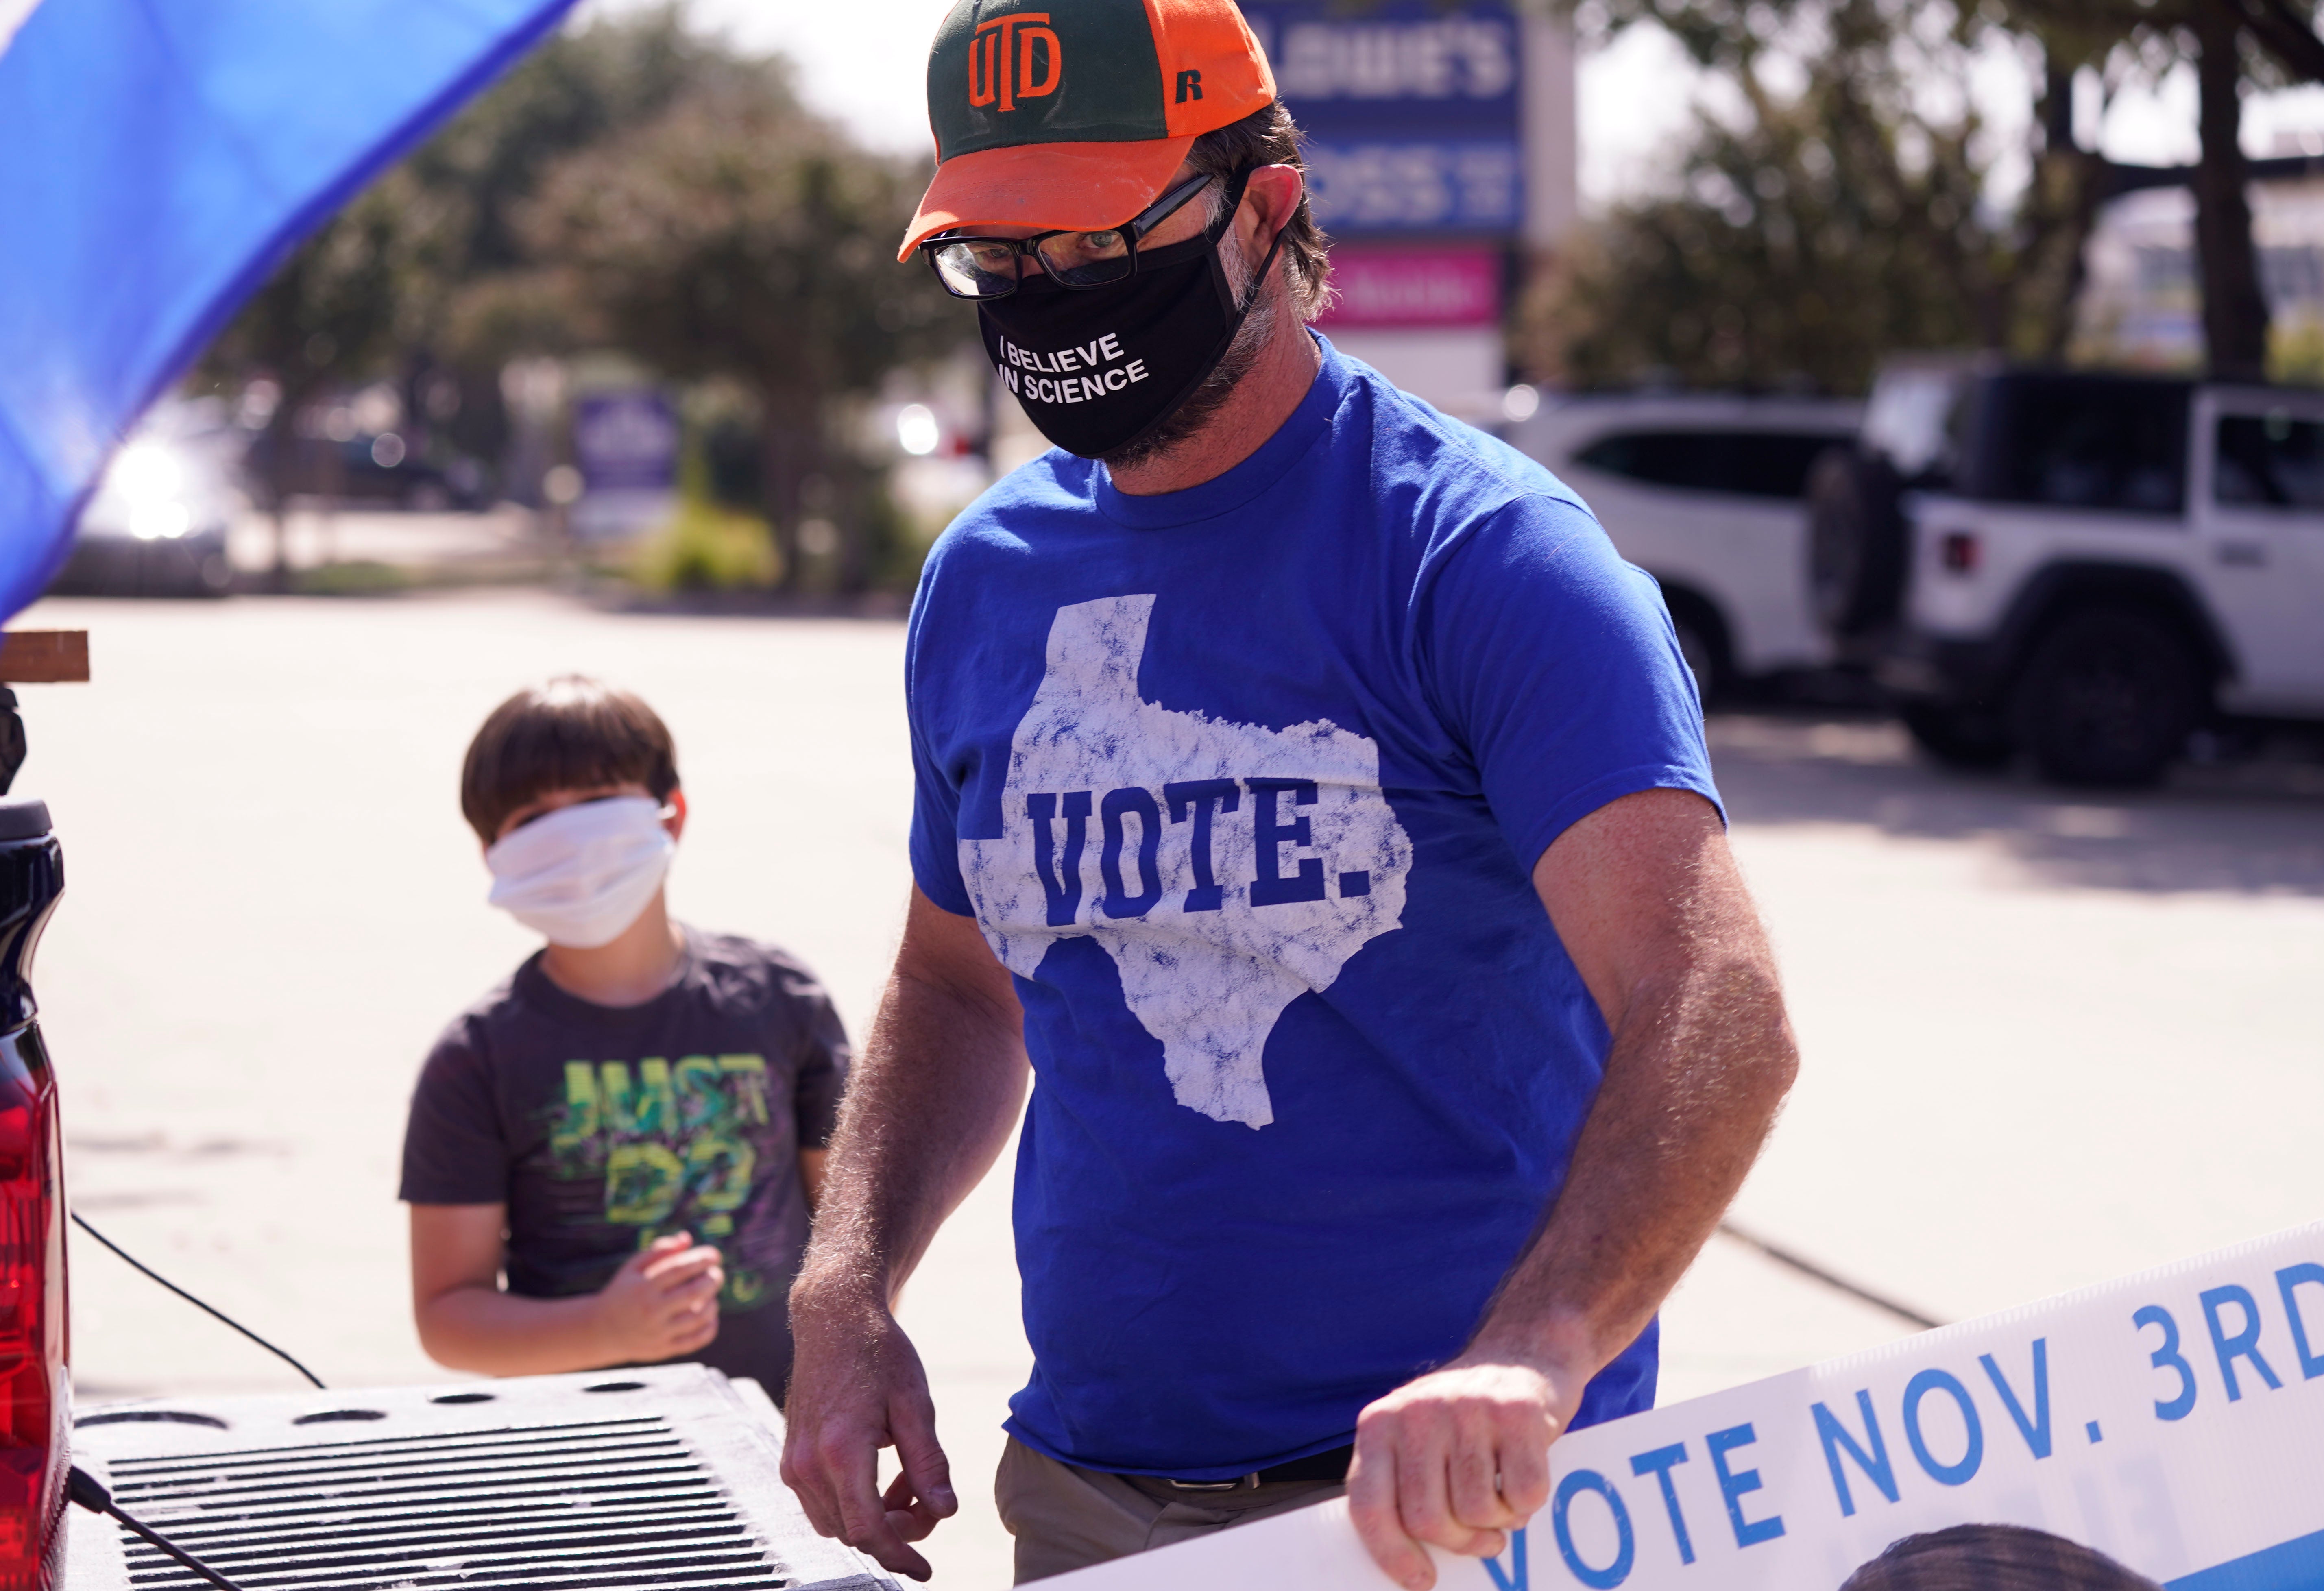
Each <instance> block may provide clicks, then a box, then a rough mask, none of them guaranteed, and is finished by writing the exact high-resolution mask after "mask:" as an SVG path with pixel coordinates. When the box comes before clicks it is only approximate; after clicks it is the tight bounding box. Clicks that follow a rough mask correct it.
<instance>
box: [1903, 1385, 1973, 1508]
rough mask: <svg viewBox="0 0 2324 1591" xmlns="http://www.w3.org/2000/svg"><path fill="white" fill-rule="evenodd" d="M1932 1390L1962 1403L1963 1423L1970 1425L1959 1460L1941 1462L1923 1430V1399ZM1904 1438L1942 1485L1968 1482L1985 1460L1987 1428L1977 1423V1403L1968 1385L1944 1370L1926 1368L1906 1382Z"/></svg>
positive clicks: (1926, 1468) (1930, 1473) (1932, 1477)
mask: <svg viewBox="0 0 2324 1591" xmlns="http://www.w3.org/2000/svg"><path fill="white" fill-rule="evenodd" d="M1932 1392H1941V1393H1944V1394H1945V1395H1946V1396H1947V1397H1949V1398H1950V1399H1952V1401H1953V1402H1955V1403H1956V1404H1958V1405H1959V1406H1960V1414H1961V1423H1962V1424H1963V1425H1964V1426H1966V1427H1967V1428H1968V1430H1969V1448H1968V1451H1966V1452H1964V1453H1963V1454H1962V1455H1961V1456H1960V1460H1959V1462H1957V1463H1952V1464H1940V1463H1938V1462H1937V1460H1936V1456H1935V1455H1934V1454H1932V1453H1931V1452H1930V1451H1929V1444H1928V1441H1927V1439H1925V1438H1923V1436H1922V1434H1921V1400H1922V1399H1923V1398H1925V1397H1927V1396H1928V1395H1929V1394H1930V1393H1932ZM1904 1440H1905V1441H1906V1442H1908V1443H1910V1444H1911V1445H1912V1448H1913V1457H1914V1458H1917V1459H1919V1460H1920V1461H1921V1467H1922V1468H1923V1469H1925V1470H1927V1471H1928V1472H1929V1478H1930V1479H1931V1480H1933V1481H1936V1482H1937V1483H1939V1484H1940V1485H1948V1486H1960V1485H1968V1484H1969V1480H1970V1479H1971V1477H1973V1476H1975V1475H1976V1474H1977V1467H1978V1465H1979V1464H1981V1463H1983V1462H1984V1461H1985V1428H1984V1427H1983V1426H1982V1425H1980V1424H1978V1418H1977V1404H1976V1403H1975V1402H1972V1401H1971V1400H1970V1398H1969V1388H1967V1387H1965V1386H1963V1385H1962V1384H1960V1381H1959V1380H1957V1379H1956V1378H1955V1377H1953V1376H1952V1375H1950V1374H1948V1373H1947V1372H1945V1371H1942V1370H1923V1371H1922V1372H1921V1373H1920V1374H1919V1375H1915V1376H1914V1377H1913V1379H1912V1380H1910V1381H1908V1382H1906V1383H1905V1384H1904Z"/></svg>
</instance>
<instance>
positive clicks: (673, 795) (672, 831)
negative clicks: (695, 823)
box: [661, 787, 686, 840]
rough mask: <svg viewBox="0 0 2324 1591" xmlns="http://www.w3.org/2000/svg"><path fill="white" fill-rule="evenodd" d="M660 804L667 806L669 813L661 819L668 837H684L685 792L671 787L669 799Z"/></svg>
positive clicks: (678, 838)
mask: <svg viewBox="0 0 2324 1591" xmlns="http://www.w3.org/2000/svg"><path fill="white" fill-rule="evenodd" d="M662 805H664V806H666V807H668V808H669V816H668V817H666V818H664V819H662V820H661V826H662V827H663V828H665V829H668V830H669V837H670V838H671V839H672V840H682V839H684V838H685V837H686V792H685V791H684V790H682V789H678V788H675V787H673V788H672V789H671V791H670V793H669V799H668V800H667V801H664V802H663V803H662Z"/></svg>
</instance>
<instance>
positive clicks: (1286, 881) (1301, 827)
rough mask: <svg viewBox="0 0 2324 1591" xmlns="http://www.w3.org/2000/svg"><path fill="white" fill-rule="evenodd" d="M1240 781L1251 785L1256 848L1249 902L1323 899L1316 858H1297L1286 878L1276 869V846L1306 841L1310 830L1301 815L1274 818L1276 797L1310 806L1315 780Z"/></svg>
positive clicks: (1283, 903)
mask: <svg viewBox="0 0 2324 1591" xmlns="http://www.w3.org/2000/svg"><path fill="white" fill-rule="evenodd" d="M1243 783H1244V784H1245V785H1247V786H1250V801H1251V807H1252V814H1251V830H1252V838H1253V839H1254V840H1255V841H1257V843H1258V847H1259V877H1258V878H1254V879H1252V880H1251V886H1250V904H1251V905H1253V906H1288V905H1290V904H1292V903H1293V902H1295V901H1303V900H1321V899H1323V863H1322V862H1320V861H1318V860H1316V859H1315V858H1314V857H1312V856H1307V857H1302V858H1300V859H1299V868H1298V871H1297V872H1296V874H1295V875H1294V876H1293V877H1291V878H1285V877H1283V875H1282V874H1281V873H1280V872H1279V871H1277V869H1278V867H1279V866H1280V864H1281V858H1280V857H1279V856H1278V855H1277V848H1278V847H1280V846H1283V845H1286V844H1288V845H1305V844H1307V843H1308V842H1309V841H1308V832H1309V831H1308V823H1307V820H1306V819H1305V818H1304V817H1295V818H1293V819H1292V820H1291V821H1290V822H1289V823H1284V822H1281V821H1280V820H1279V819H1277V816H1276V808H1275V798H1276V797H1277V796H1283V795H1288V796H1290V797H1291V805H1294V806H1313V805H1315V781H1314V780H1313V779H1246V780H1244V781H1243ZM1367 887H1369V883H1367Z"/></svg>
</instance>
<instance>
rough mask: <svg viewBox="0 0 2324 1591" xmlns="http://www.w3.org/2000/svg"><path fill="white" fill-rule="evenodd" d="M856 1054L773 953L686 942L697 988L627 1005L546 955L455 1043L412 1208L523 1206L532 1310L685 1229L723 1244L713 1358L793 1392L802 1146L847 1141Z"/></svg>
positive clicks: (477, 1012) (512, 1261)
mask: <svg viewBox="0 0 2324 1591" xmlns="http://www.w3.org/2000/svg"><path fill="white" fill-rule="evenodd" d="M849 1059H850V1055H849V1051H848V1046H847V1035H846V1034H845V1032H844V1030H843V1029H842V1028H841V1026H840V1023H839V1016H838V1014H837V1013H836V1012H835V1011H834V1010H833V1009H832V1007H831V1001H830V999H829V998H827V997H826V996H825V993H824V990H823V986H822V985H821V984H820V983H818V982H817V981H816V978H815V975H814V974H813V973H811V972H809V971H808V970H807V968H806V967H805V966H803V965H801V964H800V963H799V962H798V961H797V960H795V959H794V958H792V957H791V956H790V955H788V954H787V953H786V952H782V951H779V950H777V949H775V948H774V947H773V946H771V945H764V944H759V943H753V942H752V941H751V940H747V939H742V938H738V937H736V936H734V935H731V934H714V933H696V932H695V931H694V930H692V929H687V930H686V955H685V960H684V962H683V965H682V967H681V970H680V971H679V974H678V980H677V981H676V982H675V983H673V984H672V985H671V986H670V987H669V989H665V990H663V991H662V993H661V994H659V995H658V996H656V997H655V998H653V999H650V1000H649V1001H647V1002H646V1003H645V1004H643V1005H641V1006H632V1007H621V1008H616V1007H605V1006H597V1005H592V1004H591V1003H589V1002H588V1001H586V1000H583V999H580V998H576V997H575V996H573V995H570V994H567V993H566V992H565V990H563V989H559V988H558V987H557V986H556V985H555V984H554V983H552V982H550V981H549V977H548V975H547V974H546V973H544V972H543V971H541V970H540V958H539V956H538V955H536V956H534V957H533V958H532V959H531V960H530V961H526V962H525V963H524V964H523V965H522V966H521V967H519V968H518V969H517V970H516V972H515V974H514V976H512V978H510V979H509V980H508V981H507V982H505V983H503V984H502V985H501V986H500V987H499V988H497V989H493V991H492V992H491V993H489V994H487V995H485V996H484V998H483V999H481V1000H479V1001H477V1002H476V1004H475V1006H473V1007H470V1008H469V1009H468V1010H467V1011H466V1012H465V1013H463V1014H462V1015H461V1016H459V1017H458V1018H457V1020H456V1021H454V1022H453V1024H452V1025H451V1026H449V1027H448V1028H447V1029H446V1030H445V1032H444V1035H443V1036H442V1037H441V1038H439V1039H438V1040H437V1042H436V1048H435V1049H434V1051H433V1052H432V1053H430V1054H429V1057H428V1063H427V1065H426V1067H425V1068H424V1069H423V1070H422V1071H421V1072H420V1087H419V1090H418V1091H417V1092H416V1093H415V1094H414V1095H413V1097H412V1100H411V1119H410V1127H409V1128H408V1129H407V1131H406V1133H405V1136H404V1143H403V1188H402V1192H401V1197H402V1198H403V1199H404V1200H406V1201H407V1202H410V1203H413V1204H506V1205H507V1206H508V1222H509V1242H508V1256H507V1260H506V1273H507V1276H508V1287H509V1291H510V1292H515V1293H521V1294H523V1295H525V1296H527V1297H531V1298H567V1297H571V1296H573V1295H575V1294H577V1293H586V1292H595V1291H597V1290H598V1289H599V1288H601V1287H603V1286H604V1285H605V1283H607V1282H608V1281H610V1280H611V1279H612V1278H613V1273H614V1272H615V1271H617V1270H618V1269H620V1268H621V1265H622V1261H623V1260H625V1259H627V1258H629V1257H630V1256H631V1255H633V1254H635V1253H636V1252H637V1251H638V1250H639V1249H640V1248H641V1247H643V1246H646V1245H647V1244H649V1243H651V1242H652V1241H653V1240H654V1239H655V1238H656V1237H661V1236H663V1235H664V1234H666V1233H670V1232H678V1231H684V1232H690V1233H692V1234H693V1235H694V1237H696V1240H697V1241H700V1242H705V1243H711V1244H715V1245H716V1246H718V1248H719V1249H720V1250H721V1251H722V1253H723V1254H724V1265H725V1270H726V1285H725V1289H724V1292H722V1293H721V1294H720V1295H719V1301H718V1304H719V1322H718V1336H717V1338H716V1340H715V1341H714V1342H712V1343H711V1344H710V1346H709V1347H706V1348H705V1349H703V1350H702V1351H701V1352H700V1353H699V1354H697V1355H696V1357H697V1358H699V1359H700V1360H701V1361H702V1362H703V1363H705V1364H706V1365H711V1366H715V1367H716V1368H718V1369H721V1370H724V1372H726V1373H727V1374H728V1375H749V1376H752V1377H755V1378H756V1379H757V1380H758V1381H759V1382H760V1384H761V1385H763V1386H765V1387H766V1389H767V1390H768V1392H769V1393H771V1394H773V1395H775V1396H778V1397H779V1396H780V1395H781V1393H782V1387H783V1383H784V1381H785V1379H786V1378H787V1377H788V1375H789V1374H790V1360H791V1339H790V1321H789V1317H788V1311H787V1309H786V1307H785V1295H786V1294H787V1293H788V1291H789V1289H790V1283H791V1278H792V1276H793V1274H795V1273H796V1272H797V1271H798V1262H799V1256H800V1255H801V1254H802V1253H803V1252H804V1251H805V1250H806V1247H807V1199H806V1193H805V1191H804V1189H803V1188H802V1187H801V1185H800V1182H799V1176H798V1151H799V1150H800V1149H801V1148H802V1147H804V1148H809V1149H819V1148H821V1147H823V1146H824V1145H825V1143H826V1142H828V1141H829V1139H830V1136H831V1129H832V1127H833V1124H834V1122H835V1120H836V1118H837V1116H838V1111H839V1095H840V1090H841V1088H842V1087H843V1086H844V1083H845V1082H846V1081H847V1066H848V1062H849Z"/></svg>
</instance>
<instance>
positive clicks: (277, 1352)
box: [72, 1210, 327, 1585]
mask: <svg viewBox="0 0 2324 1591" xmlns="http://www.w3.org/2000/svg"><path fill="white" fill-rule="evenodd" d="M72 1219H73V1225H74V1226H76V1227H78V1228H80V1229H81V1230H82V1231H84V1232H86V1233H88V1235H89V1236H90V1237H94V1238H96V1239H97V1241H98V1242H99V1243H102V1244H104V1245H105V1246H106V1247H107V1248H109V1249H111V1250H113V1252H114V1253H115V1255H118V1256H119V1257H120V1259H121V1261H122V1263H123V1264H124V1265H127V1266H128V1267H129V1268H130V1269H131V1270H133V1271H135V1272H137V1273H138V1274H140V1275H143V1276H145V1277H146V1278H148V1279H149V1280H152V1281H154V1282H159V1283H161V1285H162V1286H164V1287H166V1288H168V1289H169V1290H170V1291H171V1292H174V1293H176V1294H177V1295H178V1296H179V1297H180V1298H182V1299H184V1300H185V1301H187V1302H188V1303H189V1304H191V1305H193V1306H194V1308H196V1309H198V1310H199V1311H202V1312H203V1313H204V1314H206V1315H210V1316H213V1317H215V1318H216V1319H217V1320H223V1321H225V1322H226V1324H227V1325H229V1326H231V1327H233V1328H234V1329H235V1330H236V1331H239V1332H241V1333H242V1334H243V1335H244V1337H246V1338H250V1340H251V1341H253V1342H254V1343H256V1344H257V1345H258V1346H259V1347H263V1348H264V1349H265V1350H266V1351H267V1352H268V1353H270V1354H272V1355H273V1356H275V1357H276V1358H278V1359H280V1360H281V1361H282V1362H283V1363H284V1364H286V1365H288V1366H291V1368H292V1369H293V1370H296V1371H297V1372H298V1373H299V1374H300V1375H303V1376H305V1377H306V1378H307V1379H308V1380H309V1381H311V1382H313V1383H314V1384H316V1386H318V1387H322V1385H323V1378H322V1377H321V1376H319V1375H316V1374H315V1373H314V1372H313V1371H312V1370H309V1369H308V1368H307V1366H304V1365H301V1364H300V1362H299V1361H298V1360H296V1359H294V1358H292V1357H291V1356H290V1355H289V1354H286V1353H284V1352H283V1351H282V1350H281V1348H279V1347H275V1346H274V1345H273V1344H272V1343H271V1342H269V1341H267V1340H266V1339H265V1338H263V1337H261V1336H259V1335H258V1333H257V1332H255V1331H253V1330H252V1329H250V1328H249V1327H247V1326H245V1325H244V1324H243V1323H242V1322H241V1321H239V1320H235V1318H234V1317H233V1316H232V1315H229V1314H226V1312H225V1311H220V1310H214V1309H212V1308H210V1306H209V1305H208V1304H206V1303H204V1302H203V1301H201V1300H200V1299H198V1298H196V1297H195V1296H194V1295H193V1294H192V1293H190V1292H187V1291H186V1290H185V1289H184V1288H182V1287H180V1286H179V1285H178V1284H177V1283H175V1282H172V1281H171V1280H170V1279H169V1278H168V1277H167V1276H164V1275H162V1274H161V1273H159V1272H158V1271H155V1270H154V1269H153V1268H152V1266H151V1265H143V1264H140V1263H139V1262H138V1261H137V1260H135V1259H133V1258H132V1257H131V1256H130V1255H129V1254H128V1253H127V1251H126V1250H124V1248H123V1247H122V1246H121V1245H119V1244H118V1243H115V1241H114V1240H113V1239H112V1238H110V1237H106V1235H105V1234H104V1233H102V1232H100V1231H98V1230H97V1228H95V1227H92V1226H90V1225H89V1224H88V1221H86V1220H84V1219H81V1213H80V1211H78V1210H74V1211H73V1212H72ZM325 1390H327V1389H325ZM204 1572H206V1573H207V1572H208V1571H204ZM211 1578H213V1579H216V1578H217V1577H216V1576H214V1575H213V1576H211ZM218 1583H219V1584H220V1585H224V1584H225V1583H226V1582H225V1581H223V1580H220V1581H218Z"/></svg>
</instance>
